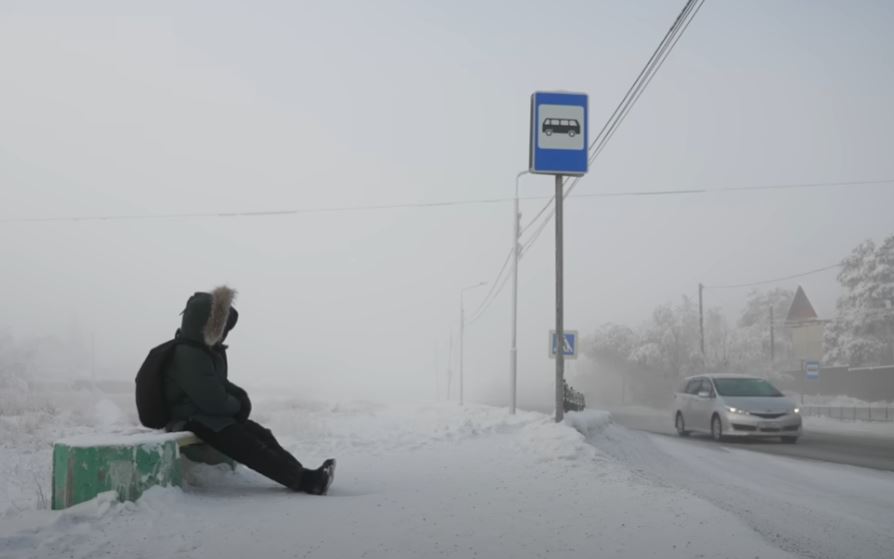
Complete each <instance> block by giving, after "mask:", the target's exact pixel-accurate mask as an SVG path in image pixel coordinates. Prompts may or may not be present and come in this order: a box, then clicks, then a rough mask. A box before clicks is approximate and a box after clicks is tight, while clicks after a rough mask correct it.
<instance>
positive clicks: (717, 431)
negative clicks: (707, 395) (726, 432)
mask: <svg viewBox="0 0 894 559" xmlns="http://www.w3.org/2000/svg"><path fill="white" fill-rule="evenodd" d="M711 438H712V439H714V440H715V441H718V442H719V441H722V440H723V424H722V423H721V422H720V416H719V415H716V414H715V415H714V417H712V418H711Z"/></svg>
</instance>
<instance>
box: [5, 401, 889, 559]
mask: <svg viewBox="0 0 894 559" xmlns="http://www.w3.org/2000/svg"><path fill="white" fill-rule="evenodd" d="M74 398H75V400H76V401H78V402H81V404H82V405H83V406H84V407H83V408H82V411H80V412H74V411H60V410H59V409H51V408H50V409H44V410H39V411H32V412H27V413H20V414H17V415H14V416H2V417H0V475H2V476H3V478H4V481H5V482H6V483H5V489H3V485H0V490H3V492H0V515H2V516H0V557H4V558H10V559H18V558H23V557H35V558H37V557H40V558H44V557H74V558H79V557H97V556H110V557H124V556H126V557H132V558H139V557H146V558H162V557H181V556H182V557H198V558H201V557H214V558H216V559H220V558H226V557H264V558H265V559H267V558H272V557H333V558H344V557H383V558H386V557H387V558H389V559H393V558H394V557H506V558H519V557H551V558H552V557H575V558H579V557H616V558H626V559H633V558H636V559H639V558H647V557H661V558H676V557H680V558H682V557H686V558H695V557H705V558H714V557H728V558H745V559H754V558H761V559H768V558H776V557H780V558H781V557H793V556H805V557H830V558H831V557H835V558H836V559H840V558H845V557H861V558H872V557H880V558H881V557H885V558H888V557H890V549H894V537H892V536H891V534H890V526H891V525H894V475H892V474H888V473H883V472H873V471H868V470H861V469H857V468H849V467H840V466H831V465H824V464H816V463H811V462H802V461H790V460H788V459H784V458H776V457H768V456H763V455H757V454H754V455H751V454H749V453H747V452H744V451H735V450H733V451H730V450H728V449H724V448H722V447H717V448H713V447H706V448H699V447H697V446H693V445H691V444H690V443H689V442H688V441H678V440H676V439H670V438H661V437H654V436H652V435H647V434H644V433H636V432H632V431H628V430H626V429H624V428H622V427H619V426H616V425H613V424H611V423H610V420H609V416H608V415H607V414H606V413H604V412H584V413H582V414H570V416H569V419H568V421H567V422H566V424H562V425H556V424H555V423H554V422H553V421H551V419H550V418H549V417H548V416H546V415H543V414H539V413H519V414H518V415H517V416H508V415H507V414H506V411H505V410H504V409H499V408H491V407H484V406H466V407H465V408H461V407H459V406H458V405H456V404H452V403H431V404H415V405H381V404H373V403H363V402H346V403H337V404H336V403H320V402H307V401H301V400H299V399H295V398H290V397H287V396H284V395H277V396H270V397H266V398H263V397H258V396H256V397H255V400H256V401H255V409H256V415H255V416H254V417H255V419H256V420H258V421H260V422H262V423H265V424H267V425H268V426H269V427H271V428H272V429H273V431H274V433H276V434H277V435H278V436H279V438H280V440H281V442H282V443H283V444H284V446H286V447H287V448H289V449H291V450H292V451H293V452H294V453H295V454H296V455H297V456H298V458H299V459H301V460H302V461H305V462H306V463H309V464H311V465H314V466H315V465H316V464H318V463H319V462H320V461H322V460H323V459H324V458H326V457H329V456H335V457H337V458H338V459H339V470H338V475H337V479H336V483H335V485H334V486H333V488H332V491H331V494H330V495H329V496H327V497H312V496H307V495H301V494H293V493H290V492H288V491H286V490H284V489H281V488H279V487H277V486H276V485H275V484H273V483H272V482H269V481H267V480H266V479H264V478H262V477H260V476H258V475H256V474H254V473H253V472H251V471H248V470H246V469H244V468H240V469H238V470H237V471H236V472H235V473H230V472H227V471H226V470H220V469H216V468H213V467H208V466H196V467H194V468H192V469H191V471H190V472H189V476H188V478H189V484H188V485H187V487H185V488H184V489H183V490H180V489H173V488H166V489H161V488H159V489H153V490H151V491H149V492H148V493H147V494H146V495H144V497H143V498H141V499H140V500H139V501H138V502H136V503H123V504H122V503H114V502H110V501H108V500H105V499H96V500H94V501H91V502H89V503H84V504H82V505H79V506H77V507H73V508H71V509H68V510H67V511H62V512H52V511H49V510H46V509H45V504H46V503H45V501H46V498H45V496H48V495H49V487H48V484H49V467H50V450H51V442H52V440H54V439H56V438H60V437H63V436H69V435H73V434H85V433H90V432H94V433H95V432H104V433H108V432H115V431H122V430H123V431H126V430H132V429H133V415H132V413H131V412H130V411H128V410H129V407H128V406H129V405H130V395H129V394H127V395H114V396H107V397H102V396H98V397H94V398H93V399H88V400H86V401H82V400H80V399H79V398H80V396H78V395H77V394H75V396H74ZM84 410H86V411H84ZM832 528H834V530H833V529H832ZM792 552H794V555H793V554H792Z"/></svg>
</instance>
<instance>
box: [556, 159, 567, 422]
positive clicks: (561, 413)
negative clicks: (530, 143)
mask: <svg viewBox="0 0 894 559" xmlns="http://www.w3.org/2000/svg"><path fill="white" fill-rule="evenodd" d="M563 199H564V196H563V192H562V175H556V422H557V423H558V422H560V421H562V419H563V418H564V417H565V329H564V324H563V322H564V316H563V309H564V299H563V293H562V266H563V262H562V248H563V247H562V202H563Z"/></svg>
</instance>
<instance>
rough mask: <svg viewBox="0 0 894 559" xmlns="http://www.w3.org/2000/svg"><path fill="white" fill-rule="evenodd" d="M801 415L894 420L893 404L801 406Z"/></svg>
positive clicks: (851, 419)
mask: <svg viewBox="0 0 894 559" xmlns="http://www.w3.org/2000/svg"><path fill="white" fill-rule="evenodd" d="M801 415H804V416H807V417H831V418H832V419H841V420H845V421H894V407H892V406H814V405H806V406H801Z"/></svg>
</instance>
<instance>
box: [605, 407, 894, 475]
mask: <svg viewBox="0 0 894 559" xmlns="http://www.w3.org/2000/svg"><path fill="white" fill-rule="evenodd" d="M670 415H671V414H670V412H666V413H662V412H660V411H656V410H650V409H647V408H624V409H618V410H613V411H612V417H613V418H614V420H615V422H616V423H619V424H621V425H624V426H625V427H628V428H630V429H636V430H639V431H648V432H650V433H656V434H662V435H672V436H676V432H675V431H674V426H673V423H672V421H671V419H670ZM814 422H815V423H814ZM830 423H841V422H836V421H832V420H825V421H824V420H823V419H822V418H806V419H805V426H804V435H803V436H802V437H801V438H800V439H799V440H798V444H796V445H787V444H779V442H778V441H777V440H770V441H766V442H761V441H748V440H744V441H736V442H731V443H729V445H731V446H732V447H735V448H737V449H742V450H751V451H757V452H763V453H767V454H776V455H780V456H790V457H794V458H809V459H812V460H822V461H824V462H834V463H837V464H849V465H852V466H862V467H865V468H875V469H878V470H888V471H894V423H892V424H890V425H883V424H871V425H868V426H867V427H869V428H872V429H871V430H869V429H866V430H864V431H862V432H861V431H860V430H858V428H857V427H858V426H854V425H853V424H847V423H845V424H844V425H843V426H842V427H850V429H849V430H845V429H842V428H839V429H832V428H831V426H830V425H829V424H830ZM886 428H887V429H886ZM886 431H887V434H886ZM692 438H693V440H695V441H700V442H702V443H704V444H708V445H710V444H715V443H713V441H711V440H710V438H708V437H702V436H699V435H693V436H692Z"/></svg>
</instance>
